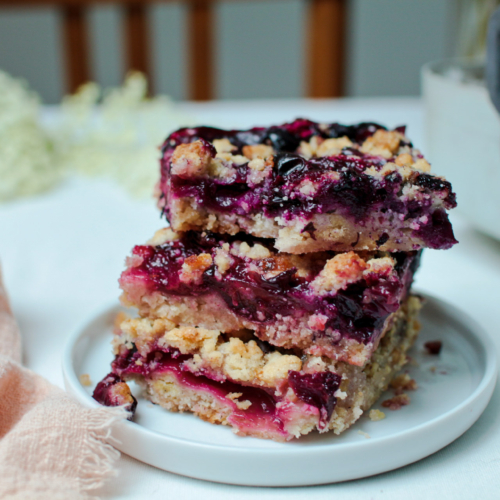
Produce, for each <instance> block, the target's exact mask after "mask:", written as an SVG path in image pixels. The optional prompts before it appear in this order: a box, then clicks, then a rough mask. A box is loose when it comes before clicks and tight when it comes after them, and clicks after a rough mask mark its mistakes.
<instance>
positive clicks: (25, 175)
mask: <svg viewBox="0 0 500 500" xmlns="http://www.w3.org/2000/svg"><path fill="white" fill-rule="evenodd" d="M39 111H40V101H39V99H38V96H37V95H36V94H35V93H34V92H31V91H30V90H29V89H28V86H27V85H26V83H25V82H24V81H22V80H19V79H16V78H13V77H11V76H10V75H8V74H7V73H5V72H3V71H0V201H2V200H7V199H10V198H14V197H16V196H27V195H32V194H35V193H38V192H40V191H43V190H45V189H47V188H49V187H51V186H53V185H54V184H55V183H56V182H57V181H58V180H59V179H60V169H59V166H58V164H57V161H56V159H55V156H54V149H53V145H52V143H51V141H50V140H49V137H48V136H47V133H46V132H45V131H44V130H43V129H42V127H41V126H40V123H39Z"/></svg>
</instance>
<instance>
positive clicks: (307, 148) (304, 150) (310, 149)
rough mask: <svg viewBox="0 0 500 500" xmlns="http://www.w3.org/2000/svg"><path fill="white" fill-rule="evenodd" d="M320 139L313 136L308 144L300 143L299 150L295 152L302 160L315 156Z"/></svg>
mask: <svg viewBox="0 0 500 500" xmlns="http://www.w3.org/2000/svg"><path fill="white" fill-rule="evenodd" d="M321 140H322V139H321V138H320V137H319V136H317V135H313V136H312V137H311V139H310V140H309V142H306V141H301V143H300V146H299V149H298V150H297V152H298V153H299V154H300V155H301V156H303V157H304V158H307V159H309V158H312V157H313V156H316V151H317V150H318V147H319V145H320V143H321Z"/></svg>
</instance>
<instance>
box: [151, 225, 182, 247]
mask: <svg viewBox="0 0 500 500" xmlns="http://www.w3.org/2000/svg"><path fill="white" fill-rule="evenodd" d="M180 237H181V236H180V234H178V233H176V232H175V231H172V229H170V228H169V227H165V228H163V229H159V230H158V231H156V233H155V234H154V235H153V237H152V238H151V239H149V240H148V241H147V242H146V244H147V245H151V246H154V247H157V246H160V245H163V244H164V243H167V242H169V241H175V240H178V239H180Z"/></svg>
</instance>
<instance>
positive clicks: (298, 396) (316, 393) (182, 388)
mask: <svg viewBox="0 0 500 500" xmlns="http://www.w3.org/2000/svg"><path fill="white" fill-rule="evenodd" d="M419 309H420V299H419V298H417V297H415V296H409V297H408V299H407V300H406V301H405V302H404V304H403V305H402V307H401V308H399V309H398V311H397V313H396V314H395V317H394V319H393V321H392V325H391V327H390V328H389V330H388V331H387V333H386V335H384V337H383V339H382V340H381V342H380V344H379V346H378V348H377V349H376V350H375V352H374V353H373V355H372V356H371V359H370V361H369V362H368V363H367V364H366V365H365V366H364V367H360V366H354V365H350V364H348V363H345V362H342V361H334V360H332V359H330V358H328V357H322V356H313V355H310V354H304V353H301V352H300V351H296V350H286V349H282V348H276V347H274V346H272V345H271V344H269V343H267V342H262V341H261V340H259V339H258V338H257V337H255V336H254V334H253V332H252V331H251V330H241V331H239V332H234V333H233V334H231V335H227V334H223V333H221V332H220V331H218V330H209V329H206V328H202V327H189V326H178V325H176V324H175V323H173V322H171V321H169V320H167V319H153V318H135V319H126V320H124V321H123V322H122V323H121V325H120V328H119V329H118V331H117V332H116V335H115V338H114V353H115V359H114V361H113V363H112V372H111V373H110V374H109V375H107V376H106V377H105V379H104V380H103V382H101V383H100V384H98V386H97V387H96V390H95V392H94V398H95V399H96V400H97V401H99V402H102V403H103V404H109V403H107V401H109V399H110V397H109V396H108V393H109V392H113V391H114V392H116V391H115V389H114V388H115V387H116V386H122V385H124V384H125V381H130V380H133V381H135V382H137V383H139V384H140V385H142V386H143V388H144V390H145V393H146V395H147V398H148V399H150V400H151V401H152V402H153V403H156V404H159V405H161V406H162V407H164V408H166V409H167V410H170V411H177V412H185V411H188V412H192V413H194V414H196V415H198V416H199V417H200V418H202V419H204V420H206V421H208V422H211V423H214V424H223V425H228V426H231V427H232V429H233V431H234V432H235V433H236V434H239V435H242V436H254V437H259V438H267V439H274V440H276V441H289V440H291V439H293V438H297V437H300V436H301V435H304V434H308V433H309V432H311V431H312V430H315V429H316V430H318V431H319V432H327V431H333V432H334V433H336V434H340V433H341V432H343V431H344V430H346V429H347V428H348V427H349V426H351V425H352V424H353V423H354V422H355V421H356V420H357V419H358V418H359V417H360V416H361V415H362V414H363V413H364V412H365V411H367V410H368V409H369V408H370V407H371V406H372V405H373V403H374V402H375V401H376V400H377V399H378V397H379V396H380V394H381V393H382V391H384V390H385V389H386V388H387V386H388V385H389V383H390V381H391V379H392V378H393V377H394V375H395V374H396V373H397V372H398V370H400V369H401V367H402V366H403V365H404V364H405V362H406V359H407V357H406V352H407V350H408V349H409V347H410V346H411V345H412V343H413V341H414V340H415V337H416V335H417V333H418V329H419V324H418V321H417V320H416V316H417V313H418V310H419ZM113 382H114V383H115V384H116V385H113Z"/></svg>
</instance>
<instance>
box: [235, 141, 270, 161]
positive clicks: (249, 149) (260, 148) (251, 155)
mask: <svg viewBox="0 0 500 500" xmlns="http://www.w3.org/2000/svg"><path fill="white" fill-rule="evenodd" d="M242 151H243V155H244V156H246V157H247V158H248V159H249V160H255V159H256V158H261V159H265V158H267V157H269V156H272V155H273V154H274V149H273V148H272V147H271V146H267V145H265V144H255V145H254V146H243V148H242Z"/></svg>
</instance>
